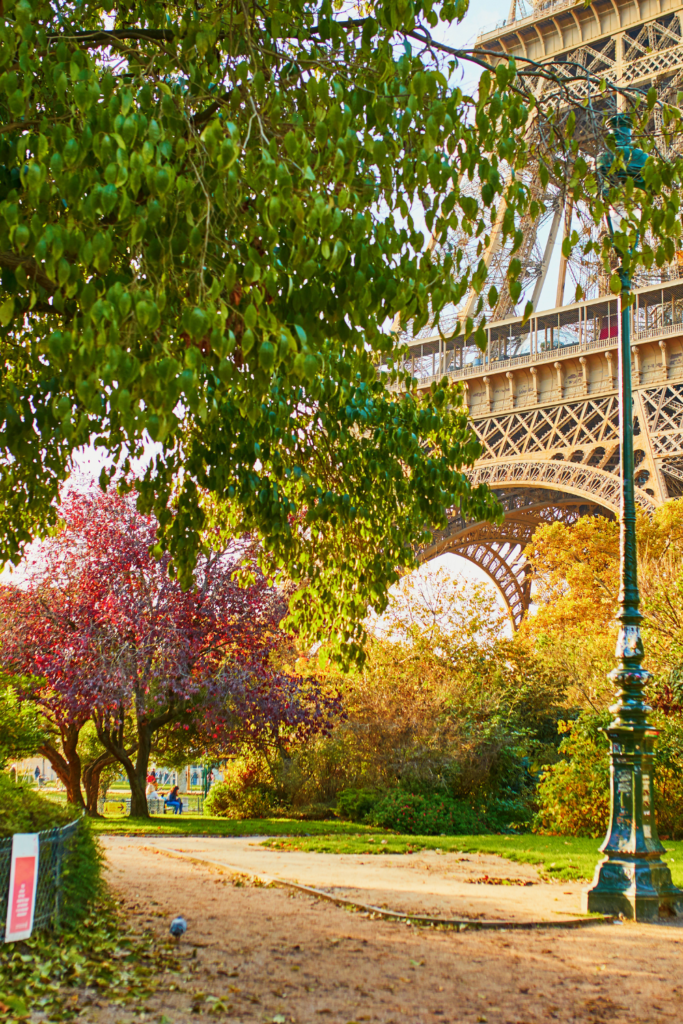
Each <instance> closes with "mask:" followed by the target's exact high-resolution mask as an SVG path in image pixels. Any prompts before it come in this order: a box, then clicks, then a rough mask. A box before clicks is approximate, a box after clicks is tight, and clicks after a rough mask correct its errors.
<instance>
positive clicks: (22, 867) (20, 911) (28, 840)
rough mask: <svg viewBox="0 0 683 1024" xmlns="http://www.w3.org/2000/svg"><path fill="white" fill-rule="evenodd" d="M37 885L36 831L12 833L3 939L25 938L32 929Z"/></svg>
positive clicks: (10, 940)
mask: <svg viewBox="0 0 683 1024" xmlns="http://www.w3.org/2000/svg"><path fill="white" fill-rule="evenodd" d="M37 885H38V834H37V833H31V832H25V833H21V832H17V833H15V835H14V836H13V837H12V866H11V868H10V876H9V897H8V900H7V923H6V925H5V942H18V941H19V940H20V939H28V938H30V936H31V932H32V931H33V914H34V912H35V908H36V887H37Z"/></svg>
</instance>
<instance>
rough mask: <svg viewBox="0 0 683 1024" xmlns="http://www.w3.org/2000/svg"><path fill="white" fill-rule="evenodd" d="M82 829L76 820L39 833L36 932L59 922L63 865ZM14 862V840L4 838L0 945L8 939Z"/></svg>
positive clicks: (0, 855) (0, 862)
mask: <svg viewBox="0 0 683 1024" xmlns="http://www.w3.org/2000/svg"><path fill="white" fill-rule="evenodd" d="M79 827H80V822H79V821H72V822H70V823H69V824H68V825H64V826H63V828H51V829H49V830H48V831H46V832H39V833H38V836H39V854H38V885H37V887H36V908H35V913H34V916H33V930H34V931H38V930H39V929H41V928H47V927H49V926H50V925H56V924H58V922H59V912H60V905H61V878H62V864H63V862H64V857H65V854H66V852H67V846H68V843H69V840H70V839H71V838H72V837H73V835H74V834H75V832H76V829H78V828H79ZM11 863H12V838H11V837H10V838H9V839H0V942H4V939H5V925H6V922H7V901H8V899H9V876H10V866H11Z"/></svg>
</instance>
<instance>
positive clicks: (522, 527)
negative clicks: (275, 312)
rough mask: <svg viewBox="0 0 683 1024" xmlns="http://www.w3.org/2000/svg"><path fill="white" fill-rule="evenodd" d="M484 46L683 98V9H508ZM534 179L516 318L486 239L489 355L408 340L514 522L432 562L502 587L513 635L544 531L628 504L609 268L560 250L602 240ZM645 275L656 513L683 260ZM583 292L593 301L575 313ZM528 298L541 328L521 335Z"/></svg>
mask: <svg viewBox="0 0 683 1024" xmlns="http://www.w3.org/2000/svg"><path fill="white" fill-rule="evenodd" d="M476 46H477V47H478V48H481V49H486V50H488V51H490V52H491V53H492V54H494V55H495V54H498V53H499V54H500V57H501V59H504V60H505V61H507V60H508V59H509V57H510V56H515V57H528V58H531V59H533V60H538V61H541V60H542V61H552V62H553V63H556V64H558V65H561V64H562V63H564V62H568V61H573V62H577V63H580V64H582V65H583V66H585V67H587V68H590V70H591V72H593V73H594V74H595V75H596V77H597V78H605V79H607V81H609V82H612V83H615V84H619V85H629V86H637V87H638V88H642V89H644V90H645V91H647V89H649V88H650V87H651V86H655V88H656V89H657V91H658V94H659V95H660V97H661V98H662V99H663V100H666V101H670V102H675V99H676V94H677V92H678V91H679V90H681V89H683V0H593V2H592V3H591V4H590V6H588V7H586V6H585V5H584V3H583V0H578V2H576V0H547V2H545V0H541V2H540V3H538V4H535V5H534V6H533V7H527V6H525V5H524V4H523V3H522V0H512V2H511V7H510V13H509V16H508V18H507V19H506V21H505V22H504V23H503V24H501V25H499V26H498V27H496V28H495V29H494V30H493V31H490V32H486V33H484V34H482V35H481V36H480V37H479V38H478V40H477V43H476ZM494 59H495V57H494ZM580 98H581V97H580V95H577V101H578V100H580ZM610 102H611V103H612V105H613V107H614V110H615V111H616V104H617V101H616V100H614V99H612V100H609V99H607V100H605V101H604V104H603V108H602V109H603V113H604V112H609V110H610V107H609V104H610ZM577 105H578V103H577ZM657 127H658V122H657V120H656V112H655V131H657ZM577 132H580V124H579V121H578V119H577ZM577 137H578V135H577ZM586 139H587V142H586V148H587V149H588V150H589V145H590V144H589V142H588V135H586ZM592 155H593V156H594V155H595V154H592ZM525 173H526V174H527V179H526V180H527V184H528V185H529V187H530V188H531V190H532V191H533V192H534V194H535V195H536V196H537V197H538V198H540V200H541V202H542V206H543V207H544V211H543V212H542V213H541V214H540V215H539V216H538V217H537V218H536V219H535V220H532V219H531V218H527V219H526V221H525V222H524V223H523V224H522V228H523V231H524V241H523V243H522V247H521V250H518V251H517V253H516V254H515V255H516V257H517V258H518V259H520V260H521V263H522V268H523V269H522V278H521V280H522V284H523V292H522V297H521V299H520V301H519V303H518V304H517V306H515V304H514V303H513V302H512V300H511V298H510V295H509V292H508V291H507V289H506V280H507V276H506V275H507V266H508V262H509V259H510V258H511V254H510V253H509V250H508V249H506V247H505V246H504V245H502V244H501V242H500V239H499V238H498V237H497V236H496V233H495V230H493V231H491V233H490V236H491V245H490V247H489V249H488V250H487V252H486V253H485V256H484V258H485V260H486V263H487V265H488V267H489V275H490V283H493V284H495V285H496V287H497V289H498V293H499V295H500V300H499V302H498V306H497V307H496V309H495V311H494V315H493V317H492V318H491V321H490V323H489V325H488V327H487V337H488V344H487V348H486V351H485V352H483V353H482V352H481V350H480V349H478V348H477V347H476V346H475V345H473V344H469V343H467V342H465V341H464V340H463V338H462V336H459V337H457V338H456V337H452V338H451V339H450V340H448V338H447V334H448V331H447V330H446V331H445V334H446V340H443V338H442V337H440V336H439V335H438V334H435V333H434V332H433V331H432V330H431V329H430V328H429V327H426V328H424V329H423V330H422V331H421V332H420V334H419V335H417V336H416V337H406V339H405V340H406V342H407V343H408V345H409V346H410V351H409V356H408V360H409V366H410V369H411V370H412V373H413V376H415V377H417V378H418V380H419V381H420V383H421V384H422V383H423V384H424V385H425V386H427V385H429V384H431V382H432V381H433V380H434V379H441V378H442V377H443V376H444V375H447V376H448V377H450V378H451V379H452V380H456V381H462V383H463V385H464V392H465V402H466V405H467V408H468V410H469V412H470V416H471V418H472V425H473V427H474V430H475V431H476V433H477V435H478V436H479V438H480V440H481V442H482V444H483V446H484V453H483V455H482V457H481V459H480V460H479V461H478V462H477V463H476V465H475V467H474V469H473V470H472V471H471V473H470V476H471V478H472V479H473V480H474V481H475V482H477V483H480V482H486V483H488V484H489V485H490V486H491V487H492V488H493V489H494V490H495V491H496V492H497V493H498V495H499V497H500V499H501V501H502V503H503V506H504V508H505V510H506V512H505V520H504V522H503V524H502V525H501V526H495V525H493V524H491V523H472V522H469V523H466V522H464V521H463V520H462V519H461V518H460V517H459V516H454V517H453V519H452V520H451V521H450V522H449V525H448V528H447V529H446V530H444V531H443V532H442V533H441V534H439V535H436V536H435V537H434V540H433V543H432V544H431V545H430V546H429V547H428V548H427V549H425V551H424V552H423V556H422V557H423V559H424V560H427V559H430V558H433V557H435V556H437V555H439V554H443V553H445V552H447V551H451V552H453V553H455V554H459V555H462V556H463V557H465V558H467V559H469V560H470V561H472V562H474V563H476V564H477V565H479V566H480V567H481V568H482V569H484V570H485V571H486V572H487V573H488V574H489V575H490V576H491V578H492V579H493V580H494V581H495V583H496V584H497V585H498V587H499V588H500V590H501V592H502V594H503V596H504V598H505V600H506V602H507V606H508V609H509V611H510V614H511V617H512V619H513V622H514V623H515V625H519V622H520V621H521V619H522V617H523V615H524V613H525V611H526V610H527V609H528V606H529V591H530V580H529V578H528V569H527V564H526V559H525V557H524V554H523V551H524V547H525V546H526V544H527V543H528V542H529V540H530V539H531V537H532V535H533V532H534V530H535V529H536V527H537V526H538V525H539V524H540V523H542V522H551V521H554V520H557V519H561V520H563V521H565V522H571V521H573V520H574V519H576V518H578V517H579V516H580V515H586V514H590V515H605V516H609V517H613V516H615V515H617V514H618V511H619V495H620V487H619V437H618V420H619V406H618V395H617V382H616V375H617V346H618V335H619V329H620V327H619V308H618V306H619V303H618V299H617V298H615V297H614V296H613V295H611V294H610V293H609V287H608V280H607V277H606V275H605V274H604V271H603V268H602V266H601V265H600V264H599V262H598V261H597V260H592V258H588V259H587V258H583V257H581V256H578V255H577V256H576V257H570V258H569V259H565V258H564V257H563V256H561V255H560V248H561V247H560V240H561V238H563V237H565V236H567V235H569V234H571V233H572V232H573V231H577V232H578V233H579V236H580V238H581V239H582V240H586V237H587V235H588V234H589V233H591V232H595V231H596V230H597V229H596V228H595V225H594V224H593V223H592V221H591V219H590V218H589V217H588V215H587V211H582V210H581V209H580V208H577V207H576V206H574V204H572V201H571V198H570V197H569V196H567V195H566V194H565V193H564V192H563V191H562V189H561V187H559V186H557V185H553V184H552V183H550V184H549V185H548V186H547V187H546V188H544V187H543V186H542V184H541V180H540V175H539V174H538V169H537V168H534V167H530V168H529V170H528V171H527V172H525ZM580 248H581V247H580V246H579V247H577V249H576V250H575V251H576V252H577V253H578V252H579V250H580ZM639 275H640V276H637V277H636V279H635V292H636V302H635V305H634V306H633V307H632V309H631V317H632V325H631V328H632V333H631V337H632V350H633V390H634V404H633V420H634V432H635V437H634V447H635V462H636V470H635V484H636V496H637V500H638V502H639V503H640V505H641V506H642V507H643V508H644V509H646V510H649V511H652V510H654V509H655V508H656V507H657V506H658V505H660V504H662V503H663V502H665V501H666V500H668V499H669V498H671V497H678V496H682V495H683V252H682V253H677V254H676V258H675V260H674V261H673V262H672V263H670V264H667V265H665V266H663V267H661V268H659V267H653V268H652V269H650V270H647V271H646V270H644V269H641V270H640V271H639ZM577 285H581V288H582V289H583V293H584V296H585V298H583V299H582V301H581V302H575V301H573V299H574V296H575V294H576V286H577ZM475 298H476V297H475V296H473V295H471V296H469V297H468V298H467V299H466V300H465V301H464V303H463V305H462V306H461V307H460V308H458V309H453V310H452V325H453V327H454V326H455V322H456V321H457V320H463V319H464V318H465V317H467V316H469V315H471V312H472V310H473V308H474V302H475ZM529 299H530V300H531V301H532V303H533V306H534V314H533V315H532V317H531V318H530V319H529V320H528V321H527V322H526V323H525V324H523V323H522V317H521V315H520V314H521V310H522V309H523V307H524V304H525V303H526V301H527V300H529ZM544 306H546V307H549V308H543V307H544ZM442 331H444V318H443V316H442Z"/></svg>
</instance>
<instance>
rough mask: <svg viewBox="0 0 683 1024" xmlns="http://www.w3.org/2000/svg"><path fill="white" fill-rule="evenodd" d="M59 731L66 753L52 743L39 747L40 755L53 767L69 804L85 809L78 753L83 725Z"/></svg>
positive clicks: (66, 727)
mask: <svg viewBox="0 0 683 1024" xmlns="http://www.w3.org/2000/svg"><path fill="white" fill-rule="evenodd" d="M81 724H82V723H81ZM59 731H60V736H61V741H62V750H63V751H64V753H63V754H62V753H60V751H59V750H57V748H56V747H53V745H52V744H51V743H43V744H42V745H41V746H40V747H38V753H39V754H40V755H41V756H42V757H46V758H47V759H48V761H49V762H50V764H51V765H52V768H53V769H54V773H55V775H56V776H57V778H58V779H59V781H60V782H61V783H62V785H63V786H64V789H65V790H66V800H67V803H70V804H73V805H74V806H75V807H82V808H83V809H85V801H84V799H83V793H82V792H81V759H80V757H79V756H78V752H77V747H78V736H79V733H80V731H81V725H76V724H71V725H64V726H62V727H61V728H60V730H59Z"/></svg>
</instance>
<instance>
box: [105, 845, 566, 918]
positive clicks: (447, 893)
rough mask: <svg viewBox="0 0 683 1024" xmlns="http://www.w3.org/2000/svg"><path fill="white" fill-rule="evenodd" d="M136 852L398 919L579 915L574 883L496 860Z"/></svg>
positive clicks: (226, 849) (253, 850) (233, 848)
mask: <svg viewBox="0 0 683 1024" xmlns="http://www.w3.org/2000/svg"><path fill="white" fill-rule="evenodd" d="M105 842H106V845H107V849H110V850H112V851H113V850H115V849H118V848H119V847H124V848H125V847H129V846H130V842H131V840H130V839H128V838H126V837H110V838H108V839H106V840H105ZM140 846H144V847H147V848H149V849H153V850H159V851H165V852H167V853H169V854H170V853H173V854H179V853H180V854H185V855H188V856H192V857H196V858H201V859H202V860H206V861H209V862H211V863H213V864H216V865H222V866H224V867H226V868H230V869H233V870H236V871H240V872H243V873H246V874H255V875H258V876H259V877H261V878H263V879H266V880H270V879H278V880H285V881H291V882H299V883H301V884H303V885H308V886H312V887H314V888H316V889H322V890H324V891H325V892H328V893H330V895H333V896H336V897H339V898H346V899H350V900H353V901H355V902H359V903H366V904H371V905H372V906H376V907H381V908H385V909H388V910H395V911H399V912H402V913H415V914H418V913H420V914H427V915H434V916H436V917H443V918H453V917H457V918H470V919H473V920H482V919H491V920H496V921H511V922H520V921H557V920H572V919H574V918H575V917H576V915H579V914H581V890H582V888H583V886H582V885H579V884H576V883H571V882H569V883H568V882H563V883H561V884H560V883H557V884H553V885H548V884H545V885H544V884H541V883H540V879H539V876H538V872H537V871H536V869H535V868H534V867H532V866H531V865H528V864H515V863H514V862H513V861H509V860H505V859H504V858H502V857H496V856H485V855H479V854H471V853H468V854H463V853H460V854H458V853H451V852H449V853H437V852H436V851H434V850H426V851H421V852H419V853H415V854H411V855H406V854H393V855H392V854H385V855H377V854H365V855H359V854H349V855H344V854H342V855H336V854H326V853H305V852H301V853H298V852H296V851H280V850H274V849H270V848H269V847H267V846H264V845H263V843H262V842H261V841H259V840H258V839H257V838H251V839H249V838H246V839H245V838H229V839H225V838H218V837H201V836H196V837H188V838H176V837H172V836H160V837H154V838H149V839H141V840H139V842H138V841H136V843H135V848H140ZM501 883H502V884H501ZM531 888H533V890H534V891H533V893H531V892H530V891H529V890H530V889H531Z"/></svg>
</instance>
